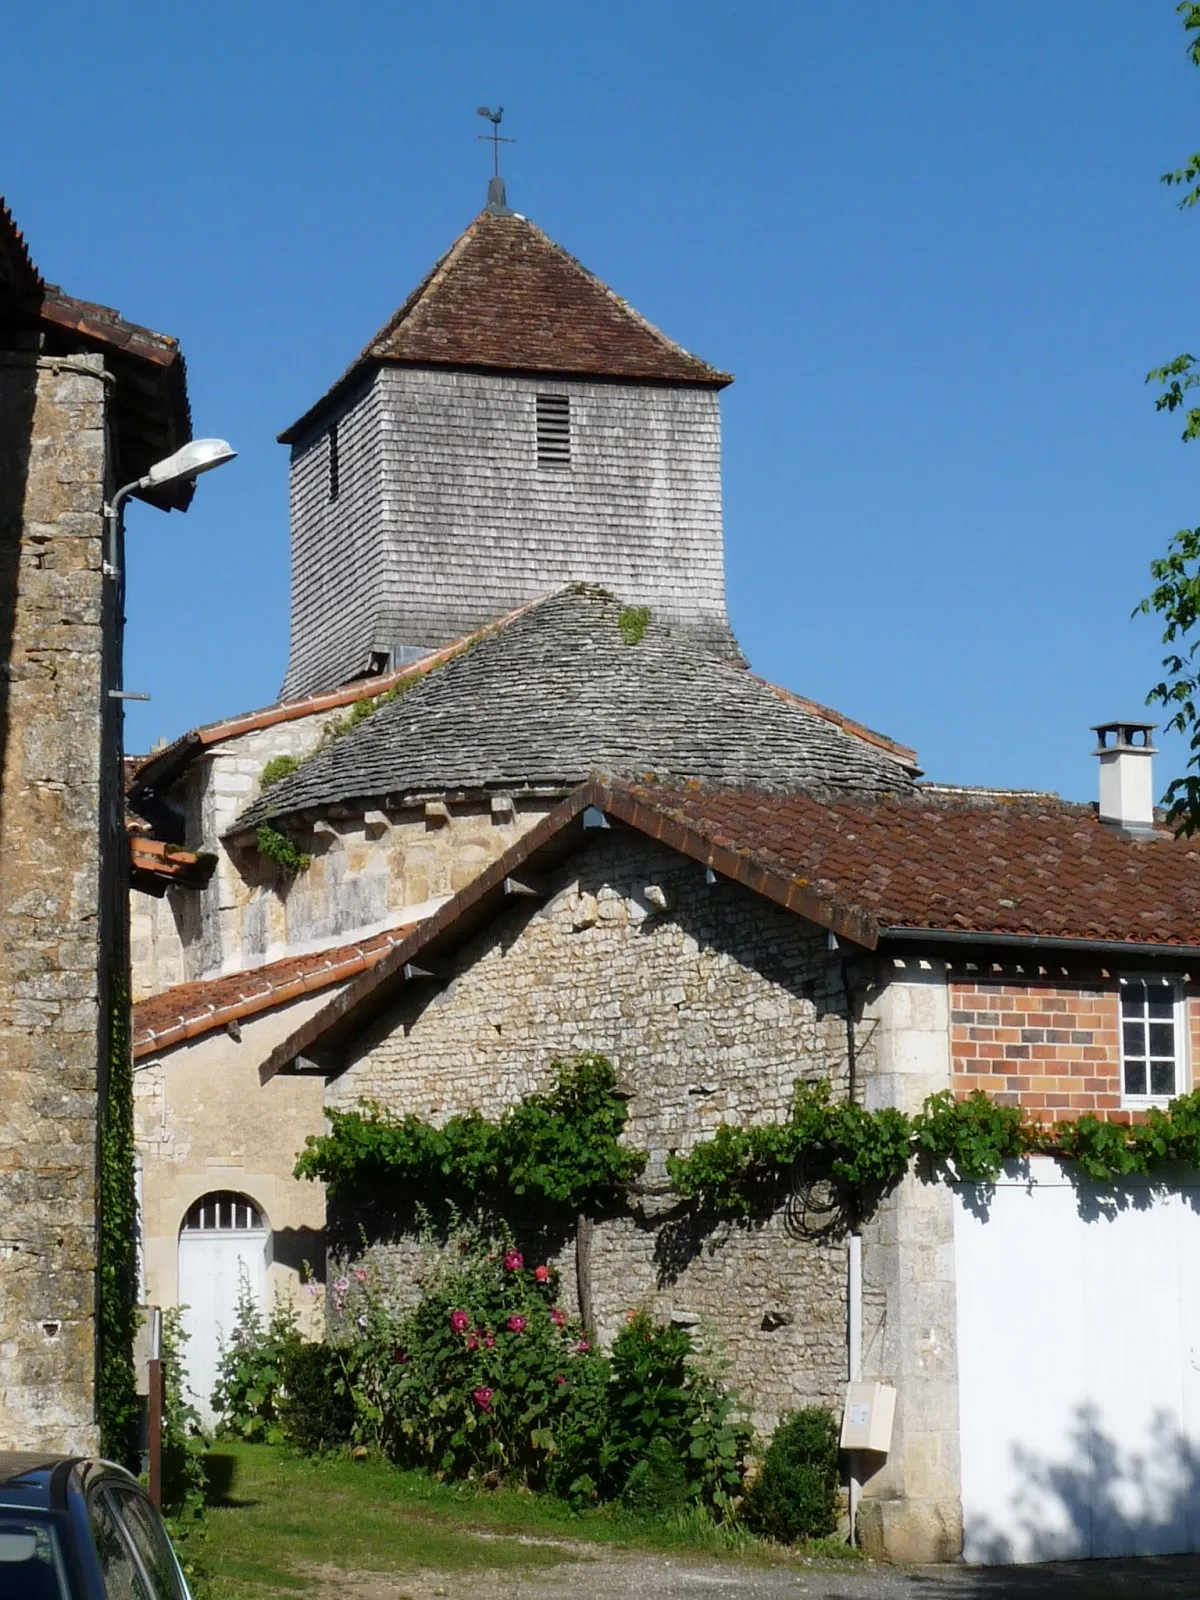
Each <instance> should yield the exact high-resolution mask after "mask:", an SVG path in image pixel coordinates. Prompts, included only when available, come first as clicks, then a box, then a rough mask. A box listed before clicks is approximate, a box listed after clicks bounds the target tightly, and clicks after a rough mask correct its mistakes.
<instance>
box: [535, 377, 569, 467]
mask: <svg viewBox="0 0 1200 1600" xmlns="http://www.w3.org/2000/svg"><path fill="white" fill-rule="evenodd" d="M537 462H538V466H539V467H551V468H554V469H556V470H558V471H567V470H569V469H570V466H571V397H570V395H566V394H540V395H538V397H537Z"/></svg>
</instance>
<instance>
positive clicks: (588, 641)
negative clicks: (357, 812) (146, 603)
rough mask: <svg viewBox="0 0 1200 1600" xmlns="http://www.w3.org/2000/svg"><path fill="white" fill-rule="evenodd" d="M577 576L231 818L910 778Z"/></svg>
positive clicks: (907, 758)
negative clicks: (688, 785) (633, 783)
mask: <svg viewBox="0 0 1200 1600" xmlns="http://www.w3.org/2000/svg"><path fill="white" fill-rule="evenodd" d="M630 617H631V613H630V610H629V608H627V607H623V606H622V605H621V603H620V602H619V601H618V600H616V599H614V598H613V596H611V595H609V594H608V593H606V592H605V591H604V590H600V589H594V588H588V587H585V586H583V585H573V586H571V587H569V588H566V589H562V590H559V591H558V592H557V593H555V594H553V595H550V596H549V597H547V598H546V599H543V600H540V601H535V602H534V603H533V604H532V605H530V606H528V607H526V608H525V610H524V611H522V612H520V613H518V614H517V615H516V616H515V617H514V618H513V619H512V620H510V621H508V622H506V623H505V624H504V625H503V626H500V627H497V628H496V629H495V630H494V631H492V632H491V633H485V634H484V635H483V636H482V637H481V638H479V640H478V642H477V643H475V644H474V645H472V646H471V647H470V648H469V649H467V650H465V651H463V652H460V653H459V654H457V655H454V656H453V657H452V658H451V659H449V660H448V661H447V662H446V663H445V665H444V666H441V667H439V668H438V670H437V671H436V672H430V673H427V674H425V675H424V676H423V677H422V678H420V679H419V680H418V681H416V682H414V684H413V687H412V688H410V689H409V690H408V691H407V693H404V694H403V695H401V696H400V697H399V698H398V699H395V700H393V701H392V702H391V703H390V704H387V705H383V706H381V707H380V708H379V709H378V710H377V711H375V712H374V714H373V715H372V716H370V717H369V718H367V719H366V721H364V722H362V723H361V724H360V725H359V726H358V727H357V728H355V729H354V730H352V731H351V732H349V733H346V734H343V735H342V736H341V737H340V738H338V739H336V740H334V741H333V743H332V744H330V745H328V746H326V748H325V749H323V750H320V751H318V752H317V753H316V754H315V755H313V756H312V757H310V758H309V759H308V760H307V761H305V762H304V763H303V765H302V766H301V767H300V768H299V770H298V771H296V772H294V773H292V774H291V775H290V776H289V777H287V778H284V779H283V780H282V781H281V782H279V783H277V784H275V785H273V786H272V788H271V789H270V791H269V792H268V793H267V794H266V795H264V796H262V797H261V798H259V799H258V800H256V801H255V802H254V803H253V804H252V805H251V806H250V807H249V808H248V809H247V810H246V811H245V812H244V813H243V815H242V816H241V817H240V818H239V820H238V823H237V825H236V827H235V828H234V829H233V830H231V831H232V832H234V833H237V832H240V831H243V830H245V829H248V828H252V827H255V826H256V825H257V824H258V823H260V822H264V821H266V820H267V819H268V818H281V817H287V816H291V815H295V814H296V813H301V812H305V811H312V810H321V809H323V808H325V807H328V806H332V805H336V804H338V803H355V802H365V801H368V800H370V801H372V802H378V801H380V800H383V799H384V798H386V797H389V796H390V797H393V798H395V799H397V800H398V799H400V798H401V797H408V798H411V799H416V798H419V797H421V796H426V797H428V796H433V795H439V796H440V795H446V794H452V793H479V792H482V791H496V790H501V791H509V792H519V791H522V790H525V791H528V790H535V791H540V792H550V793H554V792H562V791H565V790H567V789H570V788H571V787H573V786H574V785H575V784H578V783H581V782H582V781H583V780H584V779H586V778H587V777H588V776H589V775H590V774H592V773H596V772H599V773H604V774H607V775H609V776H613V777H622V778H627V779H637V778H642V777H646V776H653V777H655V778H658V779H660V780H662V779H673V780H681V779H696V780H699V781H702V782H704V783H709V784H721V785H733V786H735V787H745V786H747V785H754V786H756V787H760V788H764V789H778V790H788V789H796V788H806V789H816V790H822V791H824V790H844V789H852V790H854V791H856V792H861V793H881V792H888V791H891V790H893V789H901V790H907V789H909V788H911V787H912V781H913V779H912V774H913V772H914V770H915V768H914V762H915V757H914V754H913V752H912V751H911V750H908V749H906V748H905V747H904V746H902V745H896V744H894V743H892V742H891V741H890V740H888V739H885V738H883V737H882V736H881V735H878V734H871V733H870V732H869V731H868V730H866V729H863V728H858V727H857V725H856V724H851V723H849V722H847V720H846V719H844V718H841V719H837V720H835V714H832V713H823V712H822V711H821V710H819V709H817V708H814V707H813V706H812V704H811V703H810V702H807V701H804V700H801V699H800V698H799V697H797V696H792V695H789V694H787V693H786V692H785V691H782V690H778V689H776V688H774V687H773V686H772V685H770V684H767V683H764V682H763V680H762V679H760V678H757V677H755V676H754V675H753V674H752V673H749V672H747V671H746V670H745V668H743V667H738V666H733V665H730V664H728V663H725V662H723V661H720V660H719V659H717V658H716V657H715V656H713V655H712V654H710V653H709V652H708V651H707V650H705V649H703V648H702V647H701V646H699V645H697V644H695V643H694V642H693V641H692V640H691V639H690V638H689V637H688V636H687V634H685V633H684V632H682V631H676V630H673V629H671V628H668V627H666V626H664V625H663V624H661V623H658V622H656V621H655V620H654V619H653V617H651V619H650V621H649V623H648V625H647V626H646V630H645V634H644V636H643V637H642V638H641V639H640V640H639V641H638V642H636V643H627V642H626V638H625V635H624V634H623V632H622V619H623V618H624V619H625V623H626V626H628V623H629V620H630Z"/></svg>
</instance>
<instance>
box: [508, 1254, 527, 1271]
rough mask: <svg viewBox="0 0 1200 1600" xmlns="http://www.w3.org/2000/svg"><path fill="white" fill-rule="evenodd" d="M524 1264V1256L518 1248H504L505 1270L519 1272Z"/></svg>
mask: <svg viewBox="0 0 1200 1600" xmlns="http://www.w3.org/2000/svg"><path fill="white" fill-rule="evenodd" d="M524 1265H525V1257H524V1256H523V1255H522V1254H521V1252H520V1251H519V1250H506V1251H505V1252H504V1270H505V1272H520V1270H521V1268H522V1267H523V1266H524Z"/></svg>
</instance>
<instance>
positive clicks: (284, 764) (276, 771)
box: [258, 756, 300, 792]
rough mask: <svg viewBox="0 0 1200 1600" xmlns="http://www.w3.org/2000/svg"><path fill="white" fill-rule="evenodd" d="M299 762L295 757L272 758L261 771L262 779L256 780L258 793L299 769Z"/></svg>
mask: <svg viewBox="0 0 1200 1600" xmlns="http://www.w3.org/2000/svg"><path fill="white" fill-rule="evenodd" d="M299 765H300V762H299V759H298V758H297V757H296V756H272V757H271V759H270V761H268V762H267V764H266V766H265V767H264V768H263V769H262V777H261V778H260V779H259V780H258V783H259V790H260V792H265V791H266V790H267V789H269V788H271V786H272V785H273V784H276V783H278V782H279V781H280V779H281V778H287V777H289V776H290V775H291V774H292V773H293V772H295V771H296V769H297V768H298V767H299Z"/></svg>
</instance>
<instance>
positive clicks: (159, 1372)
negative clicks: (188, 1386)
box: [147, 1356, 163, 1511]
mask: <svg viewBox="0 0 1200 1600" xmlns="http://www.w3.org/2000/svg"><path fill="white" fill-rule="evenodd" d="M149 1368H150V1397H149V1409H150V1417H149V1423H150V1426H149V1439H148V1441H147V1443H148V1445H149V1453H150V1500H151V1503H152V1505H153V1506H154V1508H155V1510H156V1511H161V1510H162V1422H163V1364H162V1359H161V1357H157V1356H154V1357H151V1359H150V1362H149Z"/></svg>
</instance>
